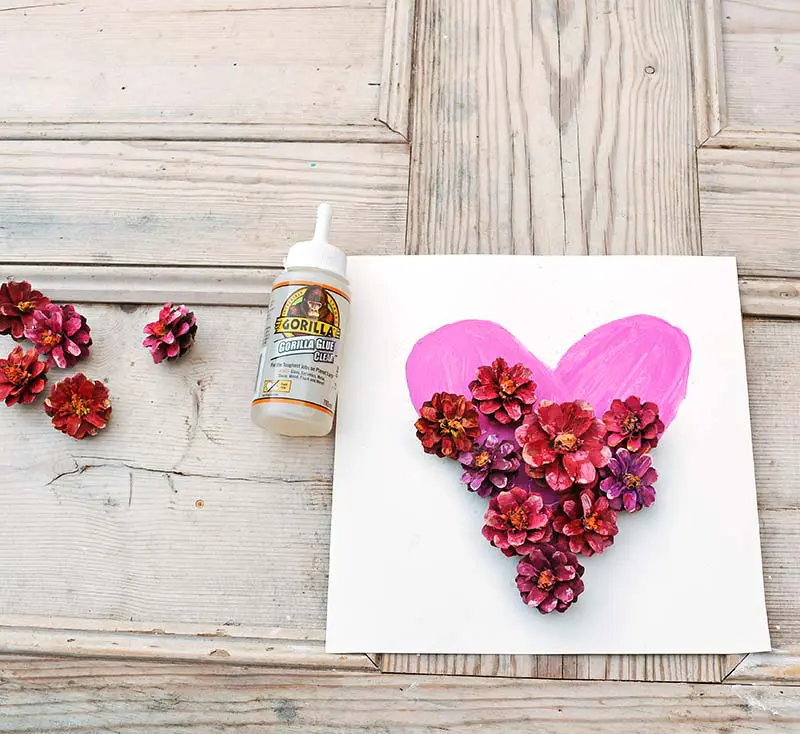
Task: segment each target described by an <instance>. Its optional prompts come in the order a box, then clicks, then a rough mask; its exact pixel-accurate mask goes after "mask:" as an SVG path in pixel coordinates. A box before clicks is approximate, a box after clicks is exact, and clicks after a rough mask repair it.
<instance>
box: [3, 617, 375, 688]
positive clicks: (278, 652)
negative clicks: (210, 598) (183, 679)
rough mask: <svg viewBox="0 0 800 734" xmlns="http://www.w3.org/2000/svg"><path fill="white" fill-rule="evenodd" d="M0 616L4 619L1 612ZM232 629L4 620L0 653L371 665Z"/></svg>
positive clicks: (305, 643)
mask: <svg viewBox="0 0 800 734" xmlns="http://www.w3.org/2000/svg"><path fill="white" fill-rule="evenodd" d="M0 620H2V621H3V622H5V621H6V620H5V619H3V618H1V617H0ZM232 629H235V628H233V627H231V626H230V625H229V626H227V627H226V626H223V627H219V628H217V629H216V630H214V631H213V632H211V633H200V634H195V635H177V634H168V633H166V632H164V631H163V630H161V629H160V628H159V629H158V630H156V631H154V632H142V633H117V632H113V631H111V630H109V629H101V630H98V631H87V630H74V629H51V628H48V627H42V626H37V627H20V626H14V627H11V626H7V625H5V624H3V625H2V626H0V654H13V655H41V654H47V655H63V656H65V657H76V658H90V657H91V658H113V659H120V660H141V661H148V660H149V661H164V660H168V661H171V662H173V661H174V662H178V661H185V662H208V661H209V660H211V661H214V662H220V663H224V664H226V665H266V666H269V667H292V668H325V669H327V670H359V671H363V672H373V671H374V670H375V665H374V664H373V663H372V662H371V661H370V659H369V658H368V657H367V656H366V655H329V654H327V653H326V652H325V645H324V642H323V641H322V640H314V639H304V638H302V637H298V638H297V639H292V638H291V637H274V636H272V634H273V633H275V632H277V633H283V632H284V630H275V629H269V630H262V632H267V633H270V636H263V635H262V636H261V637H242V636H235V635H233V634H229V630H232ZM0 669H1V668H0ZM0 695H2V689H1V688H0Z"/></svg>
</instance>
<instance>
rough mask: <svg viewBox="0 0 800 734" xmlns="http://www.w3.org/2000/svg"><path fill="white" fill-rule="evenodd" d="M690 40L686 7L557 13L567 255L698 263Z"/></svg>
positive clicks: (601, 6)
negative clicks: (694, 258)
mask: <svg viewBox="0 0 800 734" xmlns="http://www.w3.org/2000/svg"><path fill="white" fill-rule="evenodd" d="M690 35H691V33H690V18H689V11H688V5H687V3H686V2H685V1H684V0H640V1H639V2H636V3H628V2H622V1H621V0H613V1H612V2H609V1H608V0H590V1H589V2H562V3H559V14H558V48H559V60H560V61H559V66H558V72H559V73H558V75H557V77H556V79H555V83H556V84H557V85H558V87H557V88H558V108H557V112H558V118H557V119H558V123H559V129H560V131H561V163H562V178H563V196H564V210H565V232H566V239H567V245H566V251H567V252H568V253H571V254H592V255H606V254H616V255H620V254H625V255H633V254H648V255H695V254H699V253H700V228H699V219H698V207H697V174H696V159H695V143H696V138H695V133H694V126H695V113H694V100H693V94H692V62H691V49H690ZM554 112H555V111H554ZM556 193H557V192H556V191H553V190H551V191H550V196H555V195H556ZM552 254H557V251H553V252H552Z"/></svg>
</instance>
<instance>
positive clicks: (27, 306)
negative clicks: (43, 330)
mask: <svg viewBox="0 0 800 734" xmlns="http://www.w3.org/2000/svg"><path fill="white" fill-rule="evenodd" d="M32 310H33V302H32V301H20V302H19V303H18V304H17V311H19V312H20V313H28V311H32Z"/></svg>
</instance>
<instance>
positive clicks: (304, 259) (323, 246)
mask: <svg viewBox="0 0 800 734" xmlns="http://www.w3.org/2000/svg"><path fill="white" fill-rule="evenodd" d="M332 215H333V209H332V208H331V205H330V204H327V203H325V204H320V205H319V208H318V209H317V226H316V228H315V230H314V239H313V240H311V241H310V242H298V243H297V244H295V245H292V246H291V247H290V248H289V252H288V253H287V255H286V259H285V260H284V261H283V266H284V267H285V268H318V269H320V270H327V271H329V272H331V273H336V275H338V276H340V277H342V278H346V277H347V255H345V254H344V253H343V252H342V251H341V250H340V249H339V248H338V247H334V246H333V245H332V244H331V243H330V242H328V232H329V230H330V227H331V216H332Z"/></svg>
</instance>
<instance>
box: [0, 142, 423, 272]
mask: <svg viewBox="0 0 800 734" xmlns="http://www.w3.org/2000/svg"><path fill="white" fill-rule="evenodd" d="M407 185H408V146H407V145H406V144H402V145H368V144H300V143H268V144H258V145H257V144H243V143H154V142H149V143H145V142H138V143H136V142H134V143H132V142H127V143H123V142H92V143H78V142H47V141H40V142H17V143H11V142H5V143H0V223H1V224H0V261H5V262H13V263H20V264H34V263H47V264H54V263H64V264H77V263H89V264H103V265H107V264H120V263H129V264H135V265H187V264H188V265H220V266H225V267H228V266H231V265H238V266H241V265H248V266H256V267H264V266H267V265H278V264H280V263H281V261H282V259H283V257H284V256H285V254H286V249H287V247H288V246H289V245H290V244H292V243H293V242H295V241H297V240H298V239H307V238H309V237H310V236H311V234H312V233H313V222H314V217H315V216H316V207H317V204H318V203H319V202H320V201H324V200H328V201H330V202H331V203H332V204H333V207H334V221H333V228H332V237H333V238H334V241H335V242H336V243H337V244H339V245H340V246H341V247H342V248H343V249H344V250H345V251H346V252H348V253H350V254H356V253H364V254H399V253H401V252H403V247H404V243H405V224H406V206H407Z"/></svg>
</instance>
